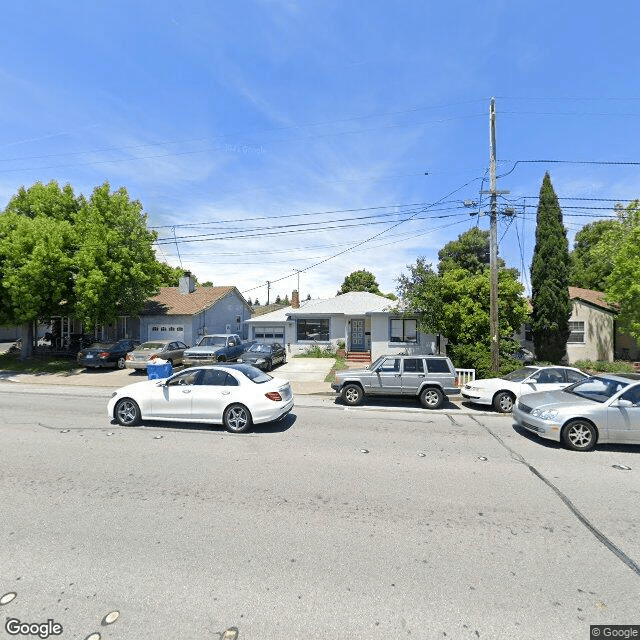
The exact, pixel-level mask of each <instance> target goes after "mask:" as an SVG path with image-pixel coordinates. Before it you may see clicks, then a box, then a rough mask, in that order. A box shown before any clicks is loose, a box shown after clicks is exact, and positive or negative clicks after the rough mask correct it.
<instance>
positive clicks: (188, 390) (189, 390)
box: [182, 389, 191, 393]
mask: <svg viewBox="0 0 640 640" xmlns="http://www.w3.org/2000/svg"><path fill="white" fill-rule="evenodd" d="M182 393H191V389H183V390H182Z"/></svg>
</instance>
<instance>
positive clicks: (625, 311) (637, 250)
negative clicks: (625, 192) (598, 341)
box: [605, 200, 640, 341]
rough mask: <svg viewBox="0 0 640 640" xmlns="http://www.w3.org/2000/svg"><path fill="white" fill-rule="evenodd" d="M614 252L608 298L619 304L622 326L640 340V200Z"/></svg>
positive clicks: (628, 215) (623, 224)
mask: <svg viewBox="0 0 640 640" xmlns="http://www.w3.org/2000/svg"><path fill="white" fill-rule="evenodd" d="M621 230H622V233H620V234H619V235H618V234H616V251H615V252H613V253H611V256H610V257H611V260H612V263H613V266H612V269H611V273H610V274H609V275H608V276H607V278H606V281H605V293H606V297H607V300H608V301H609V302H612V303H614V304H617V305H618V306H619V314H618V326H619V327H620V328H621V329H624V330H626V331H628V332H629V333H630V334H631V335H632V336H633V337H634V338H635V339H636V340H638V341H640V278H638V274H640V200H635V201H633V202H632V203H630V204H629V206H628V207H627V209H626V214H625V217H624V219H623V220H622V222H621Z"/></svg>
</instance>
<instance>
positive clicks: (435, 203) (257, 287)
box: [242, 177, 481, 294]
mask: <svg viewBox="0 0 640 640" xmlns="http://www.w3.org/2000/svg"><path fill="white" fill-rule="evenodd" d="M480 179H481V177H478V178H473V180H469V182H467V183H465V184H463V185H461V186H460V187H458V188H457V189H454V190H453V191H451V192H450V193H448V194H446V195H445V196H443V197H442V198H440V199H439V200H436V201H435V202H434V203H433V204H432V206H436V205H438V204H440V203H441V202H443V201H444V200H446V199H447V198H449V197H450V196H452V195H453V194H455V193H457V192H458V191H462V189H464V188H465V187H468V186H469V185H470V184H471V183H473V182H475V181H476V180H480ZM418 213H420V212H418ZM415 215H418V214H417V213H416V214H414V216H415ZM414 216H411V217H410V218H407V219H406V220H401V221H399V222H397V223H396V224H394V225H391V226H390V227H389V228H388V229H384V230H383V231H380V232H379V233H376V234H375V235H373V236H371V237H369V238H367V239H366V240H363V241H362V242H358V243H357V244H355V245H353V246H352V247H348V248H347V249H344V250H343V251H339V252H338V253H336V254H334V255H332V256H329V257H328V258H325V259H324V260H320V261H319V262H316V263H314V264H312V265H310V266H308V267H305V268H304V269H299V272H300V273H302V272H303V271H309V270H310V269H314V268H315V267H318V266H320V265H321V264H324V263H325V262H328V261H329V260H333V259H334V258H337V257H338V256H341V255H344V254H345V253H348V252H349V251H353V250H354V249H357V248H358V247H361V246H362V245H364V244H367V243H368V242H370V241H371V240H375V238H379V237H380V236H381V235H383V234H385V233H387V232H389V231H391V230H392V229H395V228H396V227H398V226H400V225H401V224H404V223H405V222H408V221H409V220H410V219H411V218H413V217H414ZM290 277H291V274H287V275H286V276H282V277H281V278H277V279H275V280H271V283H272V284H273V283H275V282H280V281H281V280H286V279H287V278H290ZM262 286H264V285H258V286H256V287H253V288H251V289H246V290H245V291H242V293H243V294H244V293H249V292H250V291H254V290H255V289H259V288H261V287H262Z"/></svg>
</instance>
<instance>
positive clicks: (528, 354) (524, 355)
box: [511, 347, 536, 364]
mask: <svg viewBox="0 0 640 640" xmlns="http://www.w3.org/2000/svg"><path fill="white" fill-rule="evenodd" d="M511 358H513V359H514V360H517V361H518V362H521V363H522V364H533V363H534V362H535V360H536V356H535V354H534V353H533V352H532V351H529V349H525V348H524V347H520V349H518V350H517V351H516V352H515V353H512V354H511Z"/></svg>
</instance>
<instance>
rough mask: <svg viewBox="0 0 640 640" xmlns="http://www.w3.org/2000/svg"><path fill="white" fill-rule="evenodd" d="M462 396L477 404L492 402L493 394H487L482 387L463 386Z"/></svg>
mask: <svg viewBox="0 0 640 640" xmlns="http://www.w3.org/2000/svg"><path fill="white" fill-rule="evenodd" d="M460 393H461V394H462V397H463V398H464V399H465V400H469V402H475V403H476V404H489V405H490V404H492V403H493V394H492V395H487V394H486V393H485V392H484V391H482V389H467V388H466V387H462V389H461V390H460Z"/></svg>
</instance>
